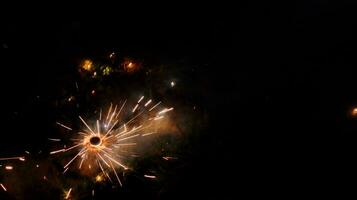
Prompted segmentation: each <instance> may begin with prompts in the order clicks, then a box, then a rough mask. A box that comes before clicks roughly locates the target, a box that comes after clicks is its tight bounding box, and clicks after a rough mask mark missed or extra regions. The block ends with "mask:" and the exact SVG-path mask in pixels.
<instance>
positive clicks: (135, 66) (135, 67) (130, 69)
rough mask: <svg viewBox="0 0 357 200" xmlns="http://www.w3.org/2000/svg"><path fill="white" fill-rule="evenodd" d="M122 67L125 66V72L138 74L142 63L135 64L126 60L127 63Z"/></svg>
mask: <svg viewBox="0 0 357 200" xmlns="http://www.w3.org/2000/svg"><path fill="white" fill-rule="evenodd" d="M122 65H123V68H124V71H126V72H128V73H132V72H136V71H138V70H139V69H140V68H141V64H140V63H138V62H134V61H132V60H129V59H125V61H124V62H123V64H122Z"/></svg>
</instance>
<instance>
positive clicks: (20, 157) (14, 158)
mask: <svg viewBox="0 0 357 200" xmlns="http://www.w3.org/2000/svg"><path fill="white" fill-rule="evenodd" d="M22 159H23V160H25V158H24V157H23V156H17V157H8V158H0V161H3V160H21V161H23V160H22Z"/></svg>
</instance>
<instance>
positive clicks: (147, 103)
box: [145, 99, 151, 107]
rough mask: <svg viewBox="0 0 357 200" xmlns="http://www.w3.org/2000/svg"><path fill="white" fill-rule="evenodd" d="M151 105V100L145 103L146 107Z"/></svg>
mask: <svg viewBox="0 0 357 200" xmlns="http://www.w3.org/2000/svg"><path fill="white" fill-rule="evenodd" d="M150 103H151V99H150V100H149V101H148V102H146V103H145V107H146V106H148V105H149V104H150Z"/></svg>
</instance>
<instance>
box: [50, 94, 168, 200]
mask: <svg viewBox="0 0 357 200" xmlns="http://www.w3.org/2000/svg"><path fill="white" fill-rule="evenodd" d="M126 102H127V101H126V100H125V101H124V103H122V104H121V105H120V106H118V105H115V106H114V105H113V104H111V105H110V107H109V109H108V111H107V112H106V113H105V114H103V113H102V110H100V112H99V117H98V119H97V120H95V121H94V122H92V123H89V122H88V121H86V120H85V119H84V118H83V117H82V116H79V119H80V121H81V123H82V124H83V126H84V129H83V130H81V131H78V132H77V134H75V137H73V138H72V140H73V141H74V143H73V144H72V145H71V146H69V147H68V148H67V147H65V148H61V149H57V150H54V151H52V152H50V154H58V153H64V152H69V151H76V154H74V156H73V157H71V159H70V160H69V161H68V162H67V163H66V164H65V165H64V167H63V168H64V172H63V173H65V172H66V171H67V170H68V168H69V167H71V166H72V165H73V166H75V165H76V167H77V168H78V169H79V170H80V171H83V170H86V169H92V168H94V169H97V173H96V175H95V176H94V177H95V180H96V182H101V181H102V180H103V178H104V177H107V178H108V179H109V180H111V178H110V174H112V176H115V178H116V179H117V182H118V183H119V185H122V181H121V179H120V176H119V173H120V172H123V171H125V170H128V169H130V167H129V166H128V162H127V161H128V160H129V157H136V155H135V154H133V153H132V152H131V151H130V148H133V147H135V146H137V143H136V139H137V138H139V137H146V136H149V135H152V134H154V133H157V131H156V129H155V128H154V127H155V124H156V125H157V123H158V120H161V119H163V118H164V116H165V114H166V113H167V112H169V111H172V110H173V108H163V109H160V110H159V109H158V108H159V105H160V104H161V102H158V103H156V104H154V105H153V106H150V105H152V104H153V103H152V100H151V99H149V100H145V97H144V96H142V97H140V98H139V100H138V101H137V102H136V103H135V105H133V108H131V109H126ZM57 124H58V125H59V126H60V127H62V128H65V129H67V130H69V131H73V129H72V128H71V127H69V126H67V125H64V124H62V123H59V122H57ZM49 139H50V140H51V141H61V140H60V139H54V138H49ZM74 163H76V164H74ZM108 172H109V173H108ZM148 178H152V176H149V177H148ZM68 193H69V192H68Z"/></svg>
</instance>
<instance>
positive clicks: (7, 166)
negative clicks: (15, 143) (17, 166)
mask: <svg viewBox="0 0 357 200" xmlns="http://www.w3.org/2000/svg"><path fill="white" fill-rule="evenodd" d="M5 169H6V170H12V169H14V167H13V166H11V165H6V166H5Z"/></svg>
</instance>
